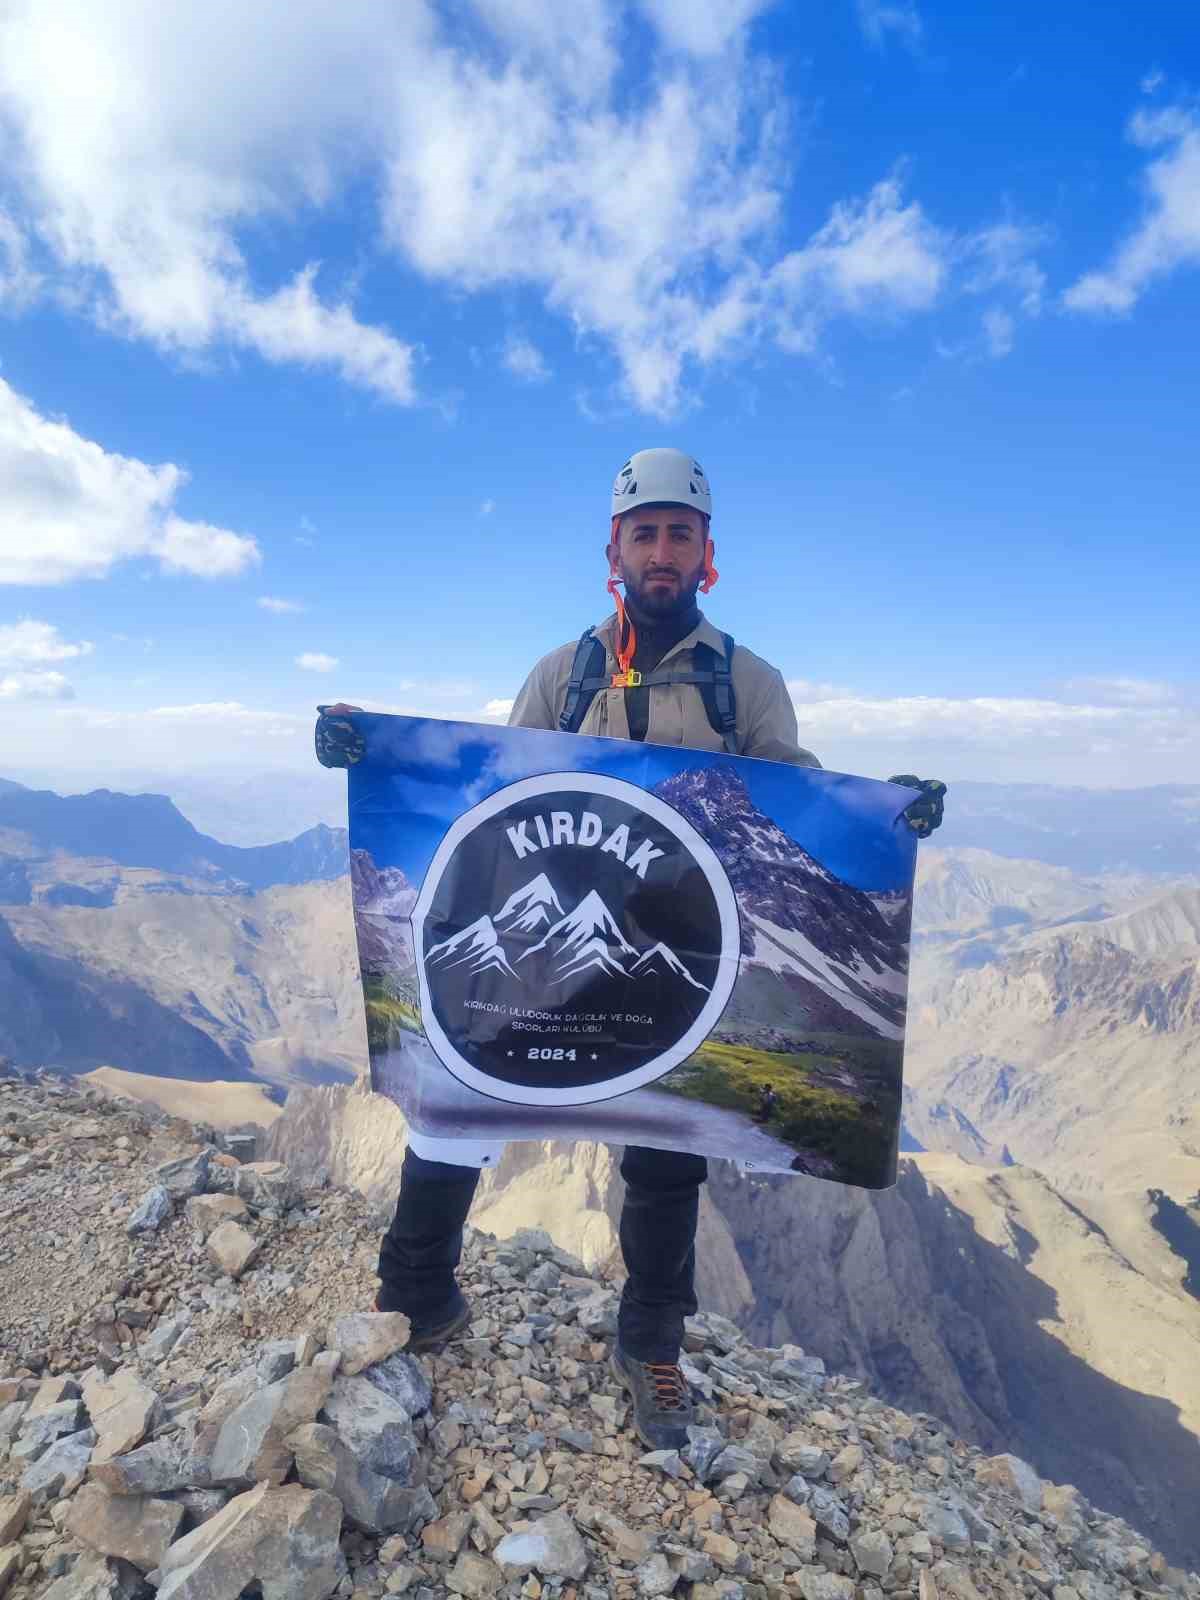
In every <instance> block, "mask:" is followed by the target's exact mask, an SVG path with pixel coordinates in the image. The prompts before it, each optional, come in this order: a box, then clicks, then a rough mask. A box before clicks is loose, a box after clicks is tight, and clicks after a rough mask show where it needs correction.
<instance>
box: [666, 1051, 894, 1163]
mask: <svg viewBox="0 0 1200 1600" xmlns="http://www.w3.org/2000/svg"><path fill="white" fill-rule="evenodd" d="M859 1044H861V1045H862V1046H863V1047H864V1049H863V1050H862V1055H863V1056H865V1057H866V1058H867V1061H865V1062H864V1061H861V1060H860V1062H859V1063H858V1064H859V1065H860V1067H861V1066H862V1065H867V1064H868V1063H869V1066H870V1067H871V1068H873V1069H874V1073H873V1074H872V1075H873V1076H876V1077H877V1078H884V1079H886V1068H887V1065H888V1060H889V1056H891V1057H893V1058H894V1056H895V1047H894V1046H891V1045H889V1044H888V1042H887V1041H885V1040H868V1039H864V1040H861V1041H859V1040H848V1039H846V1038H845V1037H839V1038H838V1039H837V1047H836V1053H830V1054H826V1053H825V1052H824V1051H821V1050H813V1051H805V1052H783V1051H778V1050H763V1049H758V1048H755V1047H754V1046H752V1045H744V1044H727V1043H717V1042H715V1041H713V1040H709V1041H708V1042H707V1043H706V1044H704V1045H702V1046H701V1048H700V1049H699V1050H698V1051H697V1052H696V1054H695V1055H694V1056H691V1057H689V1059H688V1060H687V1061H684V1062H682V1063H681V1064H680V1065H679V1066H678V1067H676V1068H675V1069H674V1070H673V1071H672V1072H670V1073H668V1074H667V1076H666V1077H665V1078H661V1079H660V1080H659V1082H658V1083H657V1084H656V1085H655V1087H656V1088H658V1089H665V1090H667V1091H668V1092H670V1093H674V1094H679V1095H683V1096H685V1097H686V1098H688V1099H691V1100H703V1101H706V1102H707V1103H708V1104H709V1105H715V1106H723V1107H725V1108H726V1109H728V1110H730V1111H738V1112H741V1113H742V1114H743V1115H744V1116H748V1117H753V1116H754V1113H755V1112H756V1111H757V1109H758V1106H759V1099H760V1093H761V1090H762V1088H763V1086H764V1085H767V1086H769V1087H770V1088H771V1089H773V1090H774V1091H775V1093H776V1094H777V1095H778V1097H779V1100H778V1104H777V1105H776V1107H775V1110H774V1111H773V1113H772V1114H771V1116H770V1118H769V1119H768V1120H767V1122H766V1123H765V1124H763V1126H765V1127H766V1129H767V1130H768V1131H769V1132H770V1133H773V1134H774V1135H775V1137H776V1138H778V1139H781V1140H783V1142H784V1143H786V1144H790V1145H792V1146H793V1147H794V1148H795V1149H796V1150H798V1151H805V1150H807V1151H811V1152H815V1153H818V1154H821V1155H825V1156H829V1157H831V1158H832V1159H833V1160H834V1161H836V1162H837V1166H838V1175H839V1177H840V1178H841V1179H842V1181H843V1182H847V1183H853V1182H855V1181H856V1179H857V1180H859V1181H862V1182H867V1181H868V1180H869V1181H874V1179H873V1178H872V1177H871V1175H872V1174H873V1173H875V1172H877V1171H878V1163H879V1140H880V1138H881V1136H882V1134H883V1128H882V1126H881V1122H880V1115H879V1112H880V1106H879V1104H878V1103H877V1102H876V1101H872V1100H864V1099H863V1097H862V1095H861V1094H857V1095H856V1094H849V1093H846V1092H845V1091H844V1090H842V1089H841V1088H839V1087H835V1086H832V1085H831V1084H830V1083H828V1082H826V1081H823V1080H824V1079H827V1078H829V1077H832V1078H834V1079H836V1078H838V1077H840V1076H841V1075H843V1074H844V1072H845V1070H846V1064H847V1063H846V1056H847V1054H848V1053H850V1052H849V1051H848V1049H847V1047H848V1046H858V1045H859ZM858 1053H859V1052H858V1051H857V1049H856V1050H854V1051H853V1054H854V1055H856V1056H857V1055H858ZM875 1087H876V1085H874V1084H873V1085H872V1088H875ZM878 1087H879V1088H880V1089H881V1090H883V1092H884V1093H885V1094H886V1089H884V1085H883V1084H882V1083H880V1084H879V1085H878Z"/></svg>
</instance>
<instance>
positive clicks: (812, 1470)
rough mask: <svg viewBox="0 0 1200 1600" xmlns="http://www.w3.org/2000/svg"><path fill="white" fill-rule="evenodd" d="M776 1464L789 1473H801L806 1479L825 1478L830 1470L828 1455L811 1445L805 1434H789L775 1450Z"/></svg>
mask: <svg viewBox="0 0 1200 1600" xmlns="http://www.w3.org/2000/svg"><path fill="white" fill-rule="evenodd" d="M774 1460H775V1462H776V1464H777V1465H778V1466H779V1467H781V1468H782V1469H783V1470H784V1471H785V1472H787V1473H793V1472H800V1473H803V1475H804V1476H805V1477H806V1478H823V1477H824V1476H825V1473H826V1471H827V1470H828V1468H829V1456H828V1454H827V1453H826V1452H825V1451H824V1450H822V1449H820V1448H819V1446H817V1445H815V1444H810V1443H809V1442H808V1438H807V1436H806V1435H805V1434H803V1433H789V1434H788V1435H787V1437H786V1438H785V1439H781V1440H780V1442H779V1444H778V1445H777V1446H776V1449H775V1456H774Z"/></svg>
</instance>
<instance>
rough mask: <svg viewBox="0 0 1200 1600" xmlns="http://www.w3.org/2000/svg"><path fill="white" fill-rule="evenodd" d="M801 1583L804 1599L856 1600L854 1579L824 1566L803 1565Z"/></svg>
mask: <svg viewBox="0 0 1200 1600" xmlns="http://www.w3.org/2000/svg"><path fill="white" fill-rule="evenodd" d="M799 1583H800V1593H801V1594H802V1595H803V1596H804V1600H854V1580H853V1579H852V1578H844V1577H842V1575H841V1574H840V1573H838V1572H826V1571H825V1569H824V1568H823V1567H801V1568H800V1576H799Z"/></svg>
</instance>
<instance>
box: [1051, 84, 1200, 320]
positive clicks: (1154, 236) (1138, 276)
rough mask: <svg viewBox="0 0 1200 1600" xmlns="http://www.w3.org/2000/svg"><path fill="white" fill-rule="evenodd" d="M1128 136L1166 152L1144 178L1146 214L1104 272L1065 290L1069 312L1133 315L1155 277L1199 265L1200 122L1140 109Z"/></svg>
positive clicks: (1176, 111) (1177, 110) (1171, 111)
mask: <svg viewBox="0 0 1200 1600" xmlns="http://www.w3.org/2000/svg"><path fill="white" fill-rule="evenodd" d="M1128 133H1129V138H1130V139H1131V140H1132V142H1133V143H1134V144H1136V145H1138V146H1140V147H1141V148H1142V149H1143V150H1162V151H1163V154H1162V155H1160V156H1158V157H1157V158H1156V159H1155V160H1152V161H1149V162H1148V163H1147V165H1146V168H1145V171H1144V173H1143V174H1142V184H1143V188H1144V189H1145V192H1146V205H1145V210H1144V214H1143V216H1142V220H1141V222H1140V223H1139V225H1138V226H1137V228H1135V230H1134V231H1133V232H1132V233H1131V234H1130V235H1129V237H1128V238H1127V239H1126V240H1125V242H1124V243H1123V244H1122V245H1121V246H1120V247H1119V248H1118V249H1117V251H1116V253H1115V255H1114V256H1113V259H1112V262H1111V263H1110V265H1109V266H1108V267H1107V268H1106V269H1105V270H1103V271H1100V272H1089V273H1086V274H1085V275H1084V276H1083V277H1082V278H1080V279H1079V281H1078V282H1077V283H1075V284H1073V285H1072V286H1071V288H1069V289H1068V290H1067V291H1066V293H1065V294H1064V295H1063V303H1064V304H1065V305H1066V306H1067V308H1068V309H1069V310H1071V311H1092V312H1106V311H1107V312H1113V313H1120V312H1125V311H1131V310H1132V309H1133V307H1134V306H1135V305H1136V303H1137V301H1138V298H1139V297H1140V296H1141V295H1142V294H1143V293H1144V291H1145V290H1146V289H1147V288H1148V286H1149V285H1150V284H1151V283H1152V282H1154V280H1155V279H1158V278H1163V277H1166V276H1167V275H1168V274H1169V273H1171V272H1174V271H1176V270H1177V269H1178V268H1180V267H1186V266H1200V120H1197V117H1196V116H1195V115H1194V114H1193V113H1192V112H1190V111H1185V110H1184V109H1182V108H1181V107H1178V106H1176V107H1172V108H1164V109H1163V110H1161V111H1139V112H1137V113H1136V115H1135V116H1134V117H1133V118H1132V119H1131V120H1130V123H1129V129H1128Z"/></svg>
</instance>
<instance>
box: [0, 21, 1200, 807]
mask: <svg viewBox="0 0 1200 1600" xmlns="http://www.w3.org/2000/svg"><path fill="white" fill-rule="evenodd" d="M214 84H215V85H219V86H220V87H219V88H217V89H215V90H214V88H213V85H214ZM0 156H2V159H0V385H2V387H0V721H2V722H3V726H4V741H5V762H4V766H3V771H4V772H5V773H7V774H8V775H10V776H15V777H30V776H35V777H37V778H38V779H40V780H43V781H45V780H50V781H59V780H61V781H62V783H63V785H64V786H66V785H67V784H68V783H71V782H74V783H78V782H92V781H95V782H100V781H115V780H119V778H120V776H121V775H122V774H125V773H134V772H153V773H155V774H161V775H162V776H163V778H167V777H169V775H170V774H172V773H180V774H182V773H193V774H194V773H199V772H213V773H215V772H228V773H229V774H231V775H232V774H235V773H239V772H240V773H251V772H255V771H258V770H263V769H271V770H275V769H282V770H284V771H288V770H292V769H295V770H302V771H307V770H309V767H310V763H311V757H310V754H309V751H310V728H311V707H312V706H313V705H315V703H316V702H317V701H319V700H325V699H332V698H338V697H341V698H347V699H352V700H356V701H358V702H359V703H364V704H367V705H369V706H372V707H374V708H376V709H380V710H383V709H391V710H402V711H409V712H416V713H420V714H428V715H435V716H437V715H441V716H448V717H455V718H462V719H468V720H472V719H479V718H486V717H492V718H496V717H499V716H502V715H503V711H504V707H505V705H506V703H507V702H508V701H509V700H511V698H512V696H513V695H514V694H515V692H516V690H517V689H518V688H519V686H520V683H521V681H522V679H523V677H524V675H525V672H526V671H527V670H528V668H529V666H530V665H531V664H532V662H533V661H534V660H535V659H537V658H538V657H539V656H540V655H542V654H544V653H545V651H547V650H548V649H550V648H552V647H553V646H555V645H557V644H559V643H561V642H562V641H564V640H565V639H568V638H572V637H575V636H577V635H578V633H579V632H580V631H581V630H582V629H583V627H584V626H585V625H586V624H587V623H589V622H592V621H596V620H599V619H600V617H602V616H603V615H604V613H605V610H606V606H605V596H604V590H603V582H604V576H605V574H604V567H603V559H602V553H601V552H602V546H603V543H604V540H605V536H606V530H607V523H608V492H609V486H610V484H611V480H612V477H613V475H614V473H615V472H616V470H617V468H618V467H619V466H620V465H621V463H622V462H623V461H624V460H625V458H626V457H627V456H628V455H629V454H630V452H631V451H632V450H634V449H637V448H640V447H642V446H645V445H651V444H662V443H678V444H680V445H682V446H683V447H684V448H686V449H689V450H691V451H692V452H693V453H694V454H695V455H696V456H697V457H698V459H699V460H700V461H701V462H702V463H703V464H704V466H705V469H706V471H707V472H708V475H709V478H710V481H711V482H712V485H713V492H714V507H715V518H714V528H713V531H714V536H715V538H716V542H717V550H718V566H719V567H720V570H721V574H722V579H721V583H720V585H719V587H718V588H717V589H716V590H715V591H714V593H713V594H712V596H711V597H710V598H709V600H708V602H707V605H706V610H707V612H708V614H709V615H710V616H711V617H712V619H713V620H714V621H715V622H716V623H717V624H718V625H719V626H720V627H721V628H723V629H726V630H728V631H730V632H732V633H733V634H734V635H735V636H736V637H737V638H738V639H739V640H740V641H743V642H744V643H746V644H747V645H750V646H751V647H753V648H754V649H756V650H757V651H758V652H759V653H760V654H761V655H764V656H766V657H767V658H768V659H769V660H771V661H772V662H774V663H775V664H776V665H778V666H779V667H780V669H781V670H782V672H783V674H784V676H785V678H786V679H787V680H788V682H789V684H790V685H791V686H792V692H793V697H794V699H795V702H796V706H797V713H798V717H799V719H800V724H801V740H802V742H803V743H805V744H807V745H809V746H810V747H811V748H813V749H814V750H815V751H816V752H817V754H818V755H819V756H820V757H821V759H822V760H823V761H824V762H825V764H826V765H828V766H830V767H835V768H838V769H839V770H843V771H851V772H862V773H865V774H868V775H871V776H886V775H888V774H889V773H891V772H894V771H901V770H916V771H920V772H922V773H933V774H937V775H939V776H942V777H944V778H947V779H949V780H951V781H952V780H953V779H955V778H968V777H970V778H978V779H990V780H995V781H1047V782H1057V783H1083V784H1091V785H1136V784H1141V783H1154V782H1168V781H1193V782H1197V781H1200V686H1198V682H1197V673H1196V667H1195V658H1196V652H1195V645H1194V633H1195V624H1194V612H1195V593H1196V587H1197V582H1196V580H1197V576H1198V573H1200V558H1198V556H1197V551H1196V512H1195V507H1196V505H1197V504H1198V503H1200V451H1197V449H1196V432H1195V417H1196V414H1197V388H1198V380H1197V375H1196V372H1197V369H1196V359H1195V357H1196V327H1197V325H1198V313H1200V49H1198V48H1197V35H1196V32H1195V28H1194V22H1193V21H1191V20H1190V19H1189V17H1188V15H1187V8H1186V7H1180V6H1173V5H1163V6H1158V7H1154V6H1151V7H1142V8H1136V9H1134V8H1129V7H1127V6H1117V5H1106V6H1092V7H1087V8H1085V7H1075V8H1068V11H1067V14H1066V15H1065V16H1062V15H1056V16H1055V17H1054V18H1053V19H1052V20H1047V13H1046V12H1045V8H1044V7H1038V8H1035V7H1034V6H1033V5H1032V4H1021V5H1010V6H1005V7H999V6H995V7H987V8H978V7H970V8H967V7H961V6H959V7H954V6H950V5H948V4H943V5H936V4H930V3H921V4H916V5H907V4H903V3H886V4H885V3H881V0H857V3H855V0H845V3H840V0H839V3H835V4H831V5H829V6H826V7H822V8H816V7H799V6H795V5H769V4H763V3H760V0H710V3H709V4H708V5H707V6H704V7H697V6H695V5H693V4H691V3H690V0H689V3H685V0H636V3H634V0H630V3H629V4H626V5H619V4H617V3H616V0H574V3H570V4H563V5H561V6H558V7H554V8H548V7H545V6H543V5H540V4H538V3H536V0H472V3H467V0H464V3H463V4H461V5H458V6H449V5H441V6H438V5H435V4H433V3H432V0H410V3H409V4H406V5H405V6H403V7H391V6H386V5H383V4H380V3H378V0H344V3H343V4H340V5H339V6H338V7H336V8H331V7H328V6H327V5H325V4H324V3H318V0H293V3H292V4H289V5H288V6H286V7H285V6H283V5H282V4H276V3H265V0H264V3H263V4H261V5H260V6H257V7H255V8H252V9H251V10H247V8H244V7H235V6H233V5H232V4H217V3H213V0H209V3H207V4H203V5H201V4H199V3H193V0H179V3H178V4H176V5H173V6H171V7H155V6H152V5H150V4H149V3H148V0H137V3H134V0H111V3H110V4H107V5H105V6H103V7H96V6H94V5H90V4H85V3H83V0H11V3H10V4H9V5H8V6H7V7H6V8H5V12H4V17H3V19H2V20H0ZM331 663H335V664H332V665H331Z"/></svg>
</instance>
